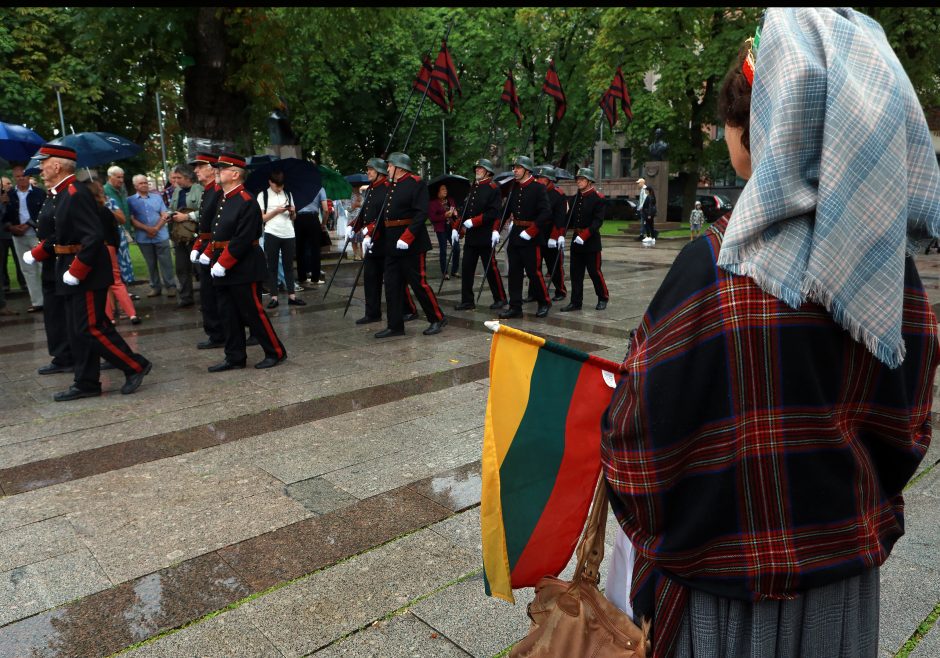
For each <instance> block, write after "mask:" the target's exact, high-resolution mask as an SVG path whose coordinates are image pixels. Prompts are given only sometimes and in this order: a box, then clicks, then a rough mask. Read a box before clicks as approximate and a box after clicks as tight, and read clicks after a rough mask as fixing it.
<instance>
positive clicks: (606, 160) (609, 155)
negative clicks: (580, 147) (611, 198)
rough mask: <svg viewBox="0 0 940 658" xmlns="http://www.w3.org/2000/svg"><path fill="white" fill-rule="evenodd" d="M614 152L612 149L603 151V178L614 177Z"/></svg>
mask: <svg viewBox="0 0 940 658" xmlns="http://www.w3.org/2000/svg"><path fill="white" fill-rule="evenodd" d="M613 158H614V154H613V152H612V151H611V150H610V149H604V150H603V151H601V178H612V177H613V172H612V171H611V170H612V169H613Z"/></svg>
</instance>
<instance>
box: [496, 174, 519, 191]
mask: <svg viewBox="0 0 940 658" xmlns="http://www.w3.org/2000/svg"><path fill="white" fill-rule="evenodd" d="M493 180H494V181H495V182H496V184H498V185H499V191H500V192H501V193H502V195H503V196H506V195H508V194H509V193H510V192H511V191H512V185H509V183H511V182H513V181H514V180H516V177H515V175H514V174H513V173H512V172H511V171H501V172H500V173H498V174H496V175H495V176H493Z"/></svg>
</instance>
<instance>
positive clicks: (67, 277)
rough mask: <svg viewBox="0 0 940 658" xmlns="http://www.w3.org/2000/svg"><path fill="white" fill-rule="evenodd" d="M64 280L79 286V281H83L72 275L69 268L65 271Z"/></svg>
mask: <svg viewBox="0 0 940 658" xmlns="http://www.w3.org/2000/svg"><path fill="white" fill-rule="evenodd" d="M62 280H63V281H65V282H66V283H67V284H69V285H70V286H77V285H78V284H79V283H81V281H79V280H78V279H77V278H75V277H74V276H72V273H71V272H69V271H68V270H65V272H64V273H63V274H62Z"/></svg>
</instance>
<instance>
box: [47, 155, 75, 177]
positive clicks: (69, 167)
mask: <svg viewBox="0 0 940 658" xmlns="http://www.w3.org/2000/svg"><path fill="white" fill-rule="evenodd" d="M50 160H55V161H56V162H58V163H59V164H61V165H62V170H63V171H65V172H67V173H70V174H74V173H75V160H69V159H68V158H50Z"/></svg>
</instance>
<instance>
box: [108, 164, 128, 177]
mask: <svg viewBox="0 0 940 658" xmlns="http://www.w3.org/2000/svg"><path fill="white" fill-rule="evenodd" d="M123 173H124V170H123V169H121V168H120V167H118V166H117V165H111V166H110V167H108V178H111V177H112V176H117V175H118V174H123Z"/></svg>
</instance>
